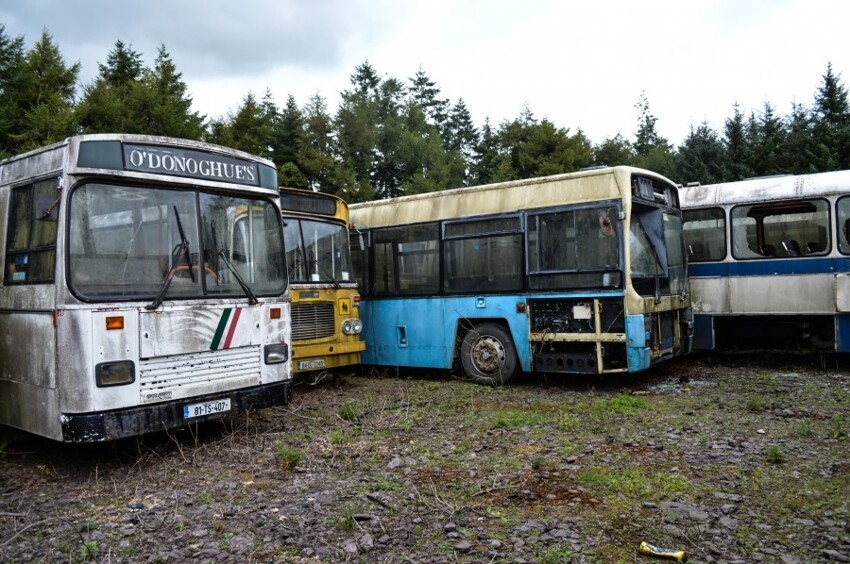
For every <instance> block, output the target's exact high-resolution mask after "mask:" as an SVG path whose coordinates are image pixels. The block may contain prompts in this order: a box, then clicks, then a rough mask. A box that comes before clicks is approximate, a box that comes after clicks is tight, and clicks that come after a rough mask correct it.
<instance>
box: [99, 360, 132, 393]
mask: <svg viewBox="0 0 850 564" xmlns="http://www.w3.org/2000/svg"><path fill="white" fill-rule="evenodd" d="M94 377H95V381H96V382H97V387H98V388H105V387H108V386H123V385H125V384H132V383H133V382H135V381H136V365H135V364H134V363H133V361H132V360H119V361H116V362H101V363H100V364H98V365H96V366H95V367H94Z"/></svg>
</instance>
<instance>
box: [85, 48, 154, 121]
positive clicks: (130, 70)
mask: <svg viewBox="0 0 850 564" xmlns="http://www.w3.org/2000/svg"><path fill="white" fill-rule="evenodd" d="M98 69H99V75H98V77H97V79H95V81H94V82H93V83H91V84H87V85H85V86H83V96H82V98H81V99H80V101H79V103H78V104H77V106H76V114H77V121H78V122H79V124H80V127H81V129H82V132H83V133H146V132H147V127H146V124H142V123H139V122H138V119H137V117H136V116H135V115H134V114H136V113H137V110H136V106H137V105H138V103H137V102H136V101H135V100H134V99H133V98H134V96H135V95H136V93H137V91H138V90H139V80H140V78H141V75H142V69H143V65H142V55H141V54H140V53H138V52H136V51H133V50H132V49H130V48H129V47H128V46H127V45H125V44H124V42H122V41H121V40H120V39H119V40H118V41H116V42H115V46H114V47H113V49H112V51H110V52H109V54H108V55H107V58H106V64H100V63H99V64H98Z"/></svg>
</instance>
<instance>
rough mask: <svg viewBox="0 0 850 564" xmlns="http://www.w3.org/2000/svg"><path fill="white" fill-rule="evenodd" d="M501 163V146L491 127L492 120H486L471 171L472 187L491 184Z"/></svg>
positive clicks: (476, 147)
mask: <svg viewBox="0 0 850 564" xmlns="http://www.w3.org/2000/svg"><path fill="white" fill-rule="evenodd" d="M498 161H499V145H498V140H497V138H496V134H495V133H494V132H493V128H492V127H491V126H490V118H489V117H488V118H485V119H484V126H483V127H482V128H481V137H480V140H479V141H478V144H477V145H476V146H475V157H474V159H473V162H472V167H471V170H470V175H469V176H470V185H472V186H474V185H480V184H490V183H491V182H493V178H495V176H496V168H497V167H498Z"/></svg>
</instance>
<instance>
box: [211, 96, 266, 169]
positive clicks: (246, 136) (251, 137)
mask: <svg viewBox="0 0 850 564" xmlns="http://www.w3.org/2000/svg"><path fill="white" fill-rule="evenodd" d="M275 113H276V108H275V106H274V103H273V102H272V101H271V99H270V94H269V93H268V92H267V93H266V95H265V97H264V99H263V100H262V101H259V102H258V101H257V98H256V96H254V94H253V93H252V92H248V94H246V95H245V97H244V98H243V99H242V105H241V106H240V107H239V108H238V109H237V110H236V112H235V113H234V112H228V114H227V117H226V118H225V119H219V120H213V122H212V123H211V124H210V135H209V140H210V141H212V142H213V143H218V144H219V145H224V146H225V147H231V148H233V149H238V150H240V151H245V152H246V153H251V154H254V155H258V156H261V157H268V156H270V155H269V153H270V142H271V128H272V122H273V120H274V118H275Z"/></svg>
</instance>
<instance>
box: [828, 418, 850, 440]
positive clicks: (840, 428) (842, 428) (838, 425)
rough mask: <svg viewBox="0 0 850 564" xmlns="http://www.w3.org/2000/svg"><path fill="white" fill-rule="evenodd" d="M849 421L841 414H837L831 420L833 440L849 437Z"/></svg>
mask: <svg viewBox="0 0 850 564" xmlns="http://www.w3.org/2000/svg"><path fill="white" fill-rule="evenodd" d="M847 425H848V423H847V419H846V418H845V417H844V415H842V414H841V413H836V414H835V415H833V416H832V419H830V420H829V426H830V428H831V429H832V438H833V439H841V438H846V437H847Z"/></svg>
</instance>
